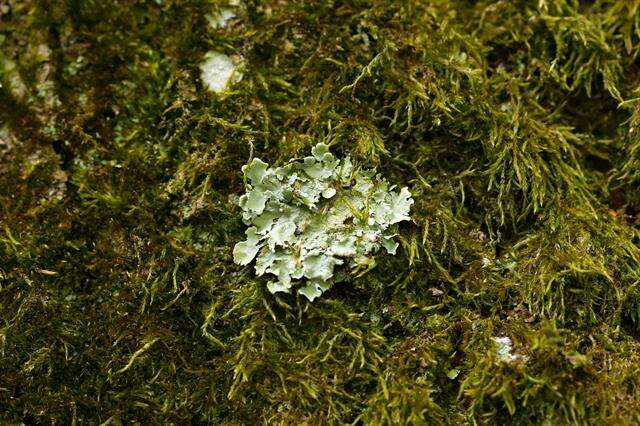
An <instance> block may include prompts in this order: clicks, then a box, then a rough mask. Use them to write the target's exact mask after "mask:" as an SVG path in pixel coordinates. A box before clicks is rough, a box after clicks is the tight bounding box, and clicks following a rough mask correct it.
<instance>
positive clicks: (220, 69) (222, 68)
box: [200, 52, 242, 93]
mask: <svg viewBox="0 0 640 426" xmlns="http://www.w3.org/2000/svg"><path fill="white" fill-rule="evenodd" d="M200 69H201V71H202V74H201V75H202V82H203V83H204V84H205V86H206V87H207V89H209V90H211V91H213V92H216V93H221V92H224V91H226V90H227V89H228V88H229V85H230V84H232V83H237V82H239V81H240V80H242V73H241V72H240V71H239V70H238V61H234V60H233V59H232V58H231V57H230V56H227V55H225V54H224V53H220V52H208V53H207V54H206V55H205V57H204V62H203V63H202V65H200Z"/></svg>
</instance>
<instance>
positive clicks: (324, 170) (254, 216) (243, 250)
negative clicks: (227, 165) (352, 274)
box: [233, 143, 413, 301]
mask: <svg viewBox="0 0 640 426" xmlns="http://www.w3.org/2000/svg"><path fill="white" fill-rule="evenodd" d="M311 153H312V155H311V156H308V157H305V158H304V159H303V160H302V161H291V162H289V163H287V164H286V165H285V166H282V167H278V168H276V169H273V168H269V167H268V164H267V163H265V162H263V161H262V160H260V159H259V158H254V159H253V160H252V161H251V162H250V163H249V164H247V165H245V166H243V167H242V171H243V172H244V176H245V179H246V182H247V192H246V194H244V195H242V196H241V197H240V199H239V205H240V207H241V208H242V210H243V215H242V217H243V219H244V221H245V223H246V224H247V225H250V227H249V228H247V230H246V232H245V233H246V235H247V239H246V240H245V241H242V242H239V243H237V244H236V245H235V247H234V249H233V258H234V260H235V262H236V263H238V264H240V265H247V264H249V263H250V262H251V261H252V260H253V259H254V258H255V257H256V256H257V260H256V267H255V269H256V274H257V275H263V274H264V273H265V272H267V273H270V274H273V275H276V276H277V278H278V281H277V282H274V281H270V282H269V283H267V288H268V289H269V291H271V292H272V293H277V292H285V293H288V292H290V290H291V288H292V286H293V284H294V282H292V280H300V279H304V281H303V283H302V285H301V286H299V287H298V288H297V292H298V293H300V294H302V295H304V296H305V297H307V298H308V299H309V300H311V301H313V299H315V298H316V297H318V296H320V295H321V294H322V293H323V292H325V291H327V290H328V289H329V288H331V286H332V285H333V283H334V282H336V281H337V280H339V279H340V274H336V275H334V268H335V267H336V266H340V265H344V266H345V267H346V268H348V269H347V270H349V269H350V270H352V271H356V272H359V273H360V274H362V273H363V272H366V271H367V270H370V269H371V268H373V267H374V265H375V257H374V255H375V254H376V252H378V251H379V250H380V249H381V248H383V247H384V248H385V249H386V251H387V253H389V254H396V249H397V248H398V243H397V242H395V241H394V239H393V237H395V236H396V235H397V232H398V229H397V224H398V223H399V222H402V221H404V220H409V219H410V218H409V209H410V207H411V204H413V200H412V199H411V194H410V193H409V190H408V189H407V188H406V187H403V188H402V189H400V190H399V191H395V190H394V189H395V187H393V186H391V187H390V186H389V184H388V183H387V182H386V181H385V180H384V179H383V178H382V177H381V176H379V175H376V174H375V171H373V170H369V171H366V170H359V169H354V167H353V164H352V162H351V159H350V158H349V157H346V158H344V159H342V160H340V159H337V158H336V157H335V156H334V155H333V154H331V153H330V152H329V147H328V146H327V145H325V144H323V143H319V144H317V145H316V146H314V147H313V148H312V150H311ZM341 272H342V271H341ZM343 275H344V272H343Z"/></svg>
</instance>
